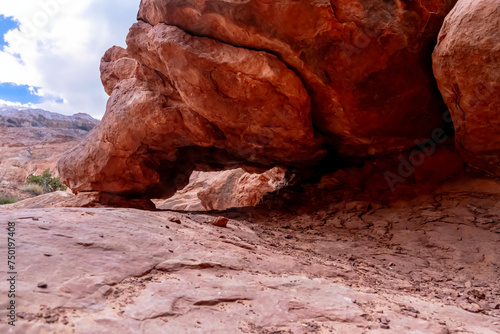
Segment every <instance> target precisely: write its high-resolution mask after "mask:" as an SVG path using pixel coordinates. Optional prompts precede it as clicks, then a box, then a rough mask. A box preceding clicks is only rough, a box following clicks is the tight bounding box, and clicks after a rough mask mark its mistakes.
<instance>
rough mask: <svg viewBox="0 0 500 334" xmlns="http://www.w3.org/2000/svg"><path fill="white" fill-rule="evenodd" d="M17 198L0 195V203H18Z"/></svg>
mask: <svg viewBox="0 0 500 334" xmlns="http://www.w3.org/2000/svg"><path fill="white" fill-rule="evenodd" d="M16 201H17V200H16V199H15V198H14V197H10V196H5V197H4V196H0V205H4V204H12V203H16Z"/></svg>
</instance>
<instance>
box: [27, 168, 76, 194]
mask: <svg viewBox="0 0 500 334" xmlns="http://www.w3.org/2000/svg"><path fill="white" fill-rule="evenodd" d="M66 189H67V187H66V186H65V185H64V184H62V183H61V181H60V180H59V178H58V177H52V173H51V172H50V169H49V168H47V169H46V170H45V171H44V172H43V173H42V174H41V175H33V174H31V175H30V176H28V179H27V180H26V185H25V186H24V188H23V191H24V192H27V193H30V194H32V195H35V196H38V195H41V194H46V193H51V192H54V191H57V190H66Z"/></svg>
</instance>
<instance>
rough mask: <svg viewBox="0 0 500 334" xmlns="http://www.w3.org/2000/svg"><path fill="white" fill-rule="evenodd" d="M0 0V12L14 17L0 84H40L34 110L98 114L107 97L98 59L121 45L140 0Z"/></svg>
mask: <svg viewBox="0 0 500 334" xmlns="http://www.w3.org/2000/svg"><path fill="white" fill-rule="evenodd" d="M1 1H2V5H1V6H0V15H4V16H6V17H9V16H10V17H14V18H15V19H16V20H17V21H19V22H20V32H19V31H18V30H14V31H10V32H9V33H7V34H6V35H5V40H6V41H7V42H8V43H9V47H7V48H5V50H4V51H3V52H2V51H0V83H1V82H12V83H16V84H19V85H29V86H35V87H41V89H40V90H39V91H38V94H39V95H41V96H43V97H44V102H42V103H41V104H39V105H36V107H38V108H43V109H47V110H50V111H53V112H58V113H62V114H67V115H68V114H74V113H77V112H85V113H88V114H90V115H92V116H94V117H101V116H102V115H103V113H104V110H105V107H106V100H107V95H106V94H105V93H104V89H103V88H102V84H101V81H100V73H99V63H100V58H101V57H102V55H103V54H104V52H105V51H106V50H107V49H108V48H110V47H111V46H113V45H120V46H125V37H126V35H127V33H128V29H129V27H130V26H131V25H132V23H134V22H135V20H136V15H137V11H138V9H139V3H140V0H80V1H69V0H23V1H6V0H1ZM19 56H20V59H19ZM59 98H60V99H62V100H63V101H64V102H63V103H56V100H57V99H59Z"/></svg>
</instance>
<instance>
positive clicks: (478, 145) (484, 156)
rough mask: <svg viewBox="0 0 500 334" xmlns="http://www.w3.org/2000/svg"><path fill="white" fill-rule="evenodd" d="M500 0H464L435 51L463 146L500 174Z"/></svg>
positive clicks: (474, 159) (437, 70) (477, 162)
mask: <svg viewBox="0 0 500 334" xmlns="http://www.w3.org/2000/svg"><path fill="white" fill-rule="evenodd" d="M499 30H500V2H498V1H496V0H478V1H464V0H459V1H458V3H457V5H456V6H455V8H454V9H453V11H452V12H451V13H450V14H449V16H448V17H447V18H446V21H445V23H444V25H443V28H442V30H441V32H440V34H439V43H438V45H437V47H436V50H435V52H434V55H433V61H434V72H435V75H436V78H437V80H438V84H439V89H440V90H441V93H442V95H443V97H444V99H445V102H446V104H447V105H448V107H449V109H450V111H451V114H452V117H453V124H454V125H455V128H456V141H457V147H458V148H459V149H460V150H461V152H462V155H463V156H464V158H465V159H466V160H467V161H468V162H469V163H470V164H471V165H473V166H476V167H479V168H481V169H486V170H488V171H490V172H491V173H493V174H496V175H497V176H500V121H499V117H498V116H499V111H500V95H499V94H498V92H499V91H500V34H499V33H498V31H499Z"/></svg>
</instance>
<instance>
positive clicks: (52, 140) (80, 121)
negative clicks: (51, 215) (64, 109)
mask: <svg viewBox="0 0 500 334" xmlns="http://www.w3.org/2000/svg"><path fill="white" fill-rule="evenodd" d="M97 124H99V121H98V120H96V119H93V118H92V117H90V116H89V115H86V114H76V115H73V116H64V115H60V114H56V113H52V112H49V111H46V110H41V109H28V108H17V107H10V106H0V191H2V193H3V194H11V195H13V196H14V197H17V198H24V197H26V196H27V195H26V194H23V193H21V192H20V191H18V189H19V188H20V187H21V186H22V185H23V184H24V182H25V181H26V177H27V176H28V175H29V174H40V173H41V172H43V171H44V170H45V169H47V168H50V169H51V170H52V171H54V173H55V174H57V170H56V168H55V166H56V164H57V161H58V160H59V159H60V157H61V155H62V153H63V152H65V151H66V150H68V149H69V148H71V147H73V146H75V145H77V144H78V143H79V142H80V141H81V140H82V139H83V138H84V137H85V136H86V135H87V134H88V132H89V131H90V130H91V129H92V128H94V127H95V126H96V125H97Z"/></svg>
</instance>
